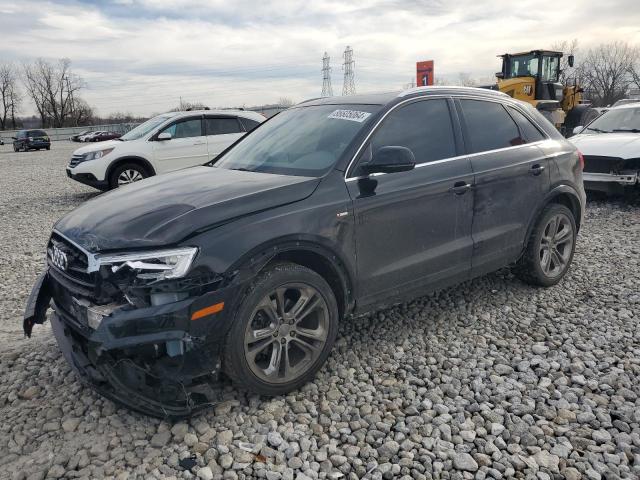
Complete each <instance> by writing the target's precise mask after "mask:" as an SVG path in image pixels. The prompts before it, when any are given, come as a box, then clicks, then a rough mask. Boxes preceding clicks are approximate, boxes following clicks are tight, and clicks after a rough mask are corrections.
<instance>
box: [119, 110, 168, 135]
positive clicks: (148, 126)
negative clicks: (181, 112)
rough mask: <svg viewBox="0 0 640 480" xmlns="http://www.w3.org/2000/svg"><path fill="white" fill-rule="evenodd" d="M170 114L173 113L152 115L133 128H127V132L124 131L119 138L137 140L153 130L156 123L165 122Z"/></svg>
mask: <svg viewBox="0 0 640 480" xmlns="http://www.w3.org/2000/svg"><path fill="white" fill-rule="evenodd" d="M172 116H173V115H170V114H164V115H158V116H157V117H153V118H151V119H149V120H147V121H146V122H144V123H142V124H140V125H138V126H137V127H136V128H134V129H133V130H129V131H128V132H127V133H125V134H124V135H123V136H121V137H120V140H124V141H127V140H137V139H139V138H141V137H144V136H145V135H146V134H147V133H149V132H150V131H151V130H153V129H154V128H156V127H157V126H158V125H160V124H161V123H163V122H165V121H166V120H168V119H169V118H171V117H172Z"/></svg>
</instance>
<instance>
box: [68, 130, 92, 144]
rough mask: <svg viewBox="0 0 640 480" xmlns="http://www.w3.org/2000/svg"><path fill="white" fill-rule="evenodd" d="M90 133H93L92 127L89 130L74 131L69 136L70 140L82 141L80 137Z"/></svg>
mask: <svg viewBox="0 0 640 480" xmlns="http://www.w3.org/2000/svg"><path fill="white" fill-rule="evenodd" d="M89 133H91V130H90V129H89V130H82V131H81V132H79V133H74V134H73V135H71V136H70V137H69V140H71V141H72V142H80V141H81V140H80V137H82V136H83V135H87V134H89Z"/></svg>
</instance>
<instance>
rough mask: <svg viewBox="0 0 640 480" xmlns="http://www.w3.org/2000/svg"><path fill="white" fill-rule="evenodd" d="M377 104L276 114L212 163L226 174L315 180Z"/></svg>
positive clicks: (351, 137)
mask: <svg viewBox="0 0 640 480" xmlns="http://www.w3.org/2000/svg"><path fill="white" fill-rule="evenodd" d="M381 108H382V107H381V106H380V105H315V106H309V107H297V108H292V109H289V110H286V111H284V112H282V113H280V114H278V115H277V116H276V117H275V118H273V119H271V120H269V121H268V122H266V123H265V124H263V125H261V126H260V127H258V128H257V129H256V130H255V131H253V132H252V133H251V134H250V135H248V136H247V137H245V138H244V139H243V140H242V141H241V142H240V143H239V144H238V145H236V146H235V147H233V148H232V149H231V150H229V152H228V153H227V154H225V155H224V157H222V158H221V159H220V160H218V161H217V162H216V164H215V167H219V168H226V169H230V170H248V171H252V172H264V173H275V174H279V175H300V176H308V177H319V176H321V175H323V174H325V173H326V172H327V171H329V169H330V168H332V167H333V165H335V163H336V162H337V161H338V159H339V158H340V156H341V155H342V153H343V152H344V151H345V149H346V148H347V146H348V145H349V144H350V143H351V141H352V140H353V138H354V137H355V136H356V134H357V133H358V132H359V131H360V130H361V129H362V128H363V126H364V125H365V124H366V123H367V120H368V119H369V118H370V117H371V115H372V114H373V113H375V112H377V111H378V110H380V109H381Z"/></svg>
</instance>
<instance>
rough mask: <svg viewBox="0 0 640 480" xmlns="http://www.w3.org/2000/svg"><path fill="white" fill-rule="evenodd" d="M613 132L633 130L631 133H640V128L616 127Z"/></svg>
mask: <svg viewBox="0 0 640 480" xmlns="http://www.w3.org/2000/svg"><path fill="white" fill-rule="evenodd" d="M612 131H613V132H631V133H640V128H614V129H613V130H612Z"/></svg>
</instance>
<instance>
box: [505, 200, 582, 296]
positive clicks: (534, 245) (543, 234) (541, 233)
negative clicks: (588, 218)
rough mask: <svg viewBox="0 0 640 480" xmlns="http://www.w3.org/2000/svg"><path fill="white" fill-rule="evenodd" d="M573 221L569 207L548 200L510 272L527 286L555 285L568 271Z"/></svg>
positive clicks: (571, 250) (573, 241) (574, 235)
mask: <svg viewBox="0 0 640 480" xmlns="http://www.w3.org/2000/svg"><path fill="white" fill-rule="evenodd" d="M576 232H577V229H576V221H575V218H574V216H573V213H572V212H571V210H569V209H568V208H567V207H565V206H564V205H559V204H557V203H552V204H550V205H547V206H546V207H545V209H544V210H543V211H542V213H541V214H540V216H539V217H538V220H536V224H535V226H534V227H533V229H532V230H531V233H530V235H529V239H528V241H527V246H526V248H525V251H524V254H523V255H522V257H521V258H520V260H519V261H518V263H517V264H516V266H515V268H514V273H515V274H516V275H517V276H518V277H519V278H520V279H521V280H522V281H524V282H526V283H528V284H530V285H537V286H541V287H550V286H552V285H556V284H557V283H558V282H560V280H562V278H563V277H564V276H565V275H566V273H567V271H569V267H570V265H571V261H572V260H573V254H574V252H575V246H576Z"/></svg>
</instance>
